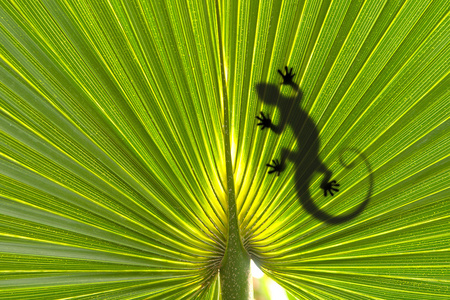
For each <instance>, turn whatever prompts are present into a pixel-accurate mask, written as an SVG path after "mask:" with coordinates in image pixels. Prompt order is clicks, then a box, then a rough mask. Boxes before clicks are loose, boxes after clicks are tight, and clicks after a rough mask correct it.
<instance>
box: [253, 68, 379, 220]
mask: <svg viewBox="0 0 450 300" xmlns="http://www.w3.org/2000/svg"><path fill="white" fill-rule="evenodd" d="M285 71H286V72H285V73H286V74H283V72H282V71H281V70H278V73H279V74H280V75H281V76H282V78H283V82H282V83H281V84H284V85H289V86H291V87H292V88H293V89H294V90H296V91H297V95H296V96H294V97H285V96H283V95H282V94H281V93H280V92H279V88H278V86H277V85H275V84H267V83H259V84H257V85H256V90H257V93H258V96H259V98H260V99H261V100H262V101H263V102H264V103H266V104H269V105H271V106H276V107H277V108H278V110H279V112H280V122H279V124H278V125H275V124H273V123H272V121H271V120H270V116H269V114H264V113H263V112H261V113H260V116H257V117H256V118H257V119H258V120H259V121H260V122H259V123H258V124H257V125H258V126H261V130H263V129H264V128H269V129H270V130H272V131H273V132H274V133H276V134H281V132H282V131H283V129H284V127H285V126H286V125H287V126H289V127H291V129H292V130H293V133H294V136H295V137H296V138H297V141H298V142H297V145H298V150H297V151H289V150H288V149H286V148H284V149H282V151H281V159H280V160H278V159H273V160H272V164H270V163H269V164H267V165H266V166H267V167H269V168H271V170H269V172H268V173H269V174H272V173H277V175H279V174H280V172H282V171H283V170H284V168H285V160H288V161H292V162H294V163H295V164H296V165H297V168H296V176H297V180H296V189H297V193H298V195H299V197H300V202H301V204H302V206H303V208H304V209H305V210H306V211H307V212H308V213H310V214H311V215H313V216H314V217H315V218H317V219H320V220H322V221H325V222H327V223H330V224H339V223H343V222H346V221H348V220H351V219H353V218H355V217H356V216H357V215H359V214H360V213H361V212H362V211H363V210H364V209H365V208H366V206H367V204H368V202H369V199H370V197H371V194H372V185H373V177H372V171H371V167H370V164H369V163H368V161H367V159H366V158H365V156H364V155H363V154H362V153H361V152H360V151H359V150H357V149H355V148H348V149H346V150H347V151H352V152H355V153H356V154H358V155H359V158H361V159H362V160H363V162H364V163H365V165H366V167H367V169H368V178H369V188H368V192H367V194H366V196H365V199H364V200H363V202H362V203H360V204H359V206H358V207H357V208H356V209H354V210H353V211H352V212H350V213H345V214H340V215H337V216H336V215H331V214H329V213H327V212H326V211H324V210H322V209H320V208H319V207H318V206H317V205H316V204H315V203H314V202H313V200H312V199H311V196H310V193H309V182H310V181H311V178H312V176H313V174H314V173H315V172H319V173H323V174H324V175H325V176H324V178H323V180H322V183H321V185H320V187H321V189H323V191H324V196H327V193H328V192H329V193H330V195H331V196H333V195H334V194H333V192H338V191H339V189H338V187H339V184H338V183H337V182H336V180H331V177H332V173H331V171H329V170H328V168H327V167H326V166H325V164H324V163H323V162H322V161H321V160H320V158H319V148H320V147H319V146H320V141H319V131H318V129H317V127H316V125H315V123H314V121H313V120H312V119H311V118H310V117H309V115H308V114H307V113H306V112H305V111H304V110H303V109H302V108H301V107H300V101H301V98H302V92H301V90H300V89H299V87H298V85H297V84H295V83H294V82H293V81H292V79H293V77H294V75H295V74H293V73H292V68H291V69H290V70H289V69H288V67H287V66H286V67H285ZM292 105H294V107H292ZM340 163H341V164H342V165H343V166H344V167H346V168H351V167H352V166H353V164H350V165H346V164H344V163H343V161H342V160H340Z"/></svg>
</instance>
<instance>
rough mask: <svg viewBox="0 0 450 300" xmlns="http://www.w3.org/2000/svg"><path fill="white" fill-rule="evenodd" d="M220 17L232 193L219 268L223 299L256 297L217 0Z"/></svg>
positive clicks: (220, 45) (228, 158)
mask: <svg viewBox="0 0 450 300" xmlns="http://www.w3.org/2000/svg"><path fill="white" fill-rule="evenodd" d="M216 18H217V29H218V40H219V57H220V62H221V64H220V65H221V77H222V97H223V107H224V109H223V113H224V119H223V120H224V121H223V122H224V127H223V128H224V131H223V134H224V148H225V164H226V174H227V194H228V197H227V198H228V241H227V247H226V249H225V254H224V257H223V259H222V263H221V267H220V271H219V274H220V289H221V294H222V299H223V300H228V299H238V300H245V299H252V298H253V285H252V281H251V273H250V256H249V255H248V253H247V251H246V250H245V248H244V245H243V243H242V239H241V235H240V232H239V224H238V218H237V209H236V195H235V187H234V173H233V166H232V160H231V146H230V124H229V111H228V93H227V82H226V78H225V69H224V57H223V43H222V31H221V26H220V13H219V3H218V0H216Z"/></svg>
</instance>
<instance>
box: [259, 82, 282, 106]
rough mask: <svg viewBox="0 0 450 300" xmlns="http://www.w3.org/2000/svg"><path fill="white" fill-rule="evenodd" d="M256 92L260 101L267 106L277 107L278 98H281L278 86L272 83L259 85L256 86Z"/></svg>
mask: <svg viewBox="0 0 450 300" xmlns="http://www.w3.org/2000/svg"><path fill="white" fill-rule="evenodd" d="M256 92H257V93H258V96H259V99H261V101H263V102H264V103H266V104H270V105H276V104H277V102H278V97H279V96H280V90H279V88H278V86H276V85H275V84H270V83H258V84H257V85H256Z"/></svg>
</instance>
